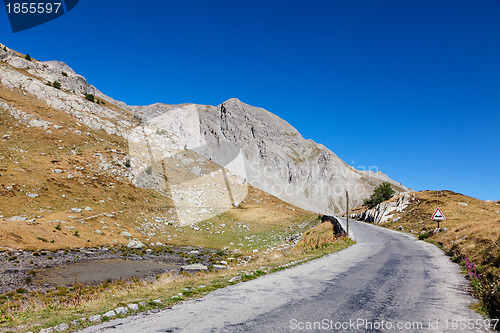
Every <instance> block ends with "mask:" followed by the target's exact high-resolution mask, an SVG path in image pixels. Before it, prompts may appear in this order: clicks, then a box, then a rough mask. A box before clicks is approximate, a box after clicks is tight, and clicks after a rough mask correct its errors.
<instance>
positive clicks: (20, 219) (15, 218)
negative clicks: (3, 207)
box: [9, 216, 26, 222]
mask: <svg viewBox="0 0 500 333" xmlns="http://www.w3.org/2000/svg"><path fill="white" fill-rule="evenodd" d="M9 221H12V222H24V221H26V217H24V216H12V217H11V218H10V219H9Z"/></svg>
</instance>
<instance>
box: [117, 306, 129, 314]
mask: <svg viewBox="0 0 500 333" xmlns="http://www.w3.org/2000/svg"><path fill="white" fill-rule="evenodd" d="M115 312H116V314H127V313H128V308H126V307H124V306H122V307H119V308H116V309H115Z"/></svg>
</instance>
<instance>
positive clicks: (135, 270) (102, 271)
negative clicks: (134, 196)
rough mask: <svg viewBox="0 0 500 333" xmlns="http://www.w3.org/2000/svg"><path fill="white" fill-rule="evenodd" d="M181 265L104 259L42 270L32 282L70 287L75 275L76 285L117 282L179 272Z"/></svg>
mask: <svg viewBox="0 0 500 333" xmlns="http://www.w3.org/2000/svg"><path fill="white" fill-rule="evenodd" d="M181 266H182V265H180V264H175V263H165V262H158V261H152V260H128V259H104V260H93V261H88V262H81V263H74V264H68V265H63V266H55V267H50V268H42V269H39V270H37V271H36V277H35V278H34V280H33V282H34V283H36V284H39V285H44V284H51V285H53V284H55V285H72V284H74V283H75V274H76V279H77V281H78V283H82V284H90V283H95V282H103V281H105V280H107V279H112V280H118V279H128V278H131V277H134V276H135V277H143V276H148V275H156V274H162V273H165V272H168V271H174V270H179V269H180V268H181Z"/></svg>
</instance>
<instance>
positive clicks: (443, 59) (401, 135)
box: [0, 0, 500, 200]
mask: <svg viewBox="0 0 500 333" xmlns="http://www.w3.org/2000/svg"><path fill="white" fill-rule="evenodd" d="M0 42H2V43H4V44H6V45H8V46H9V47H10V48H13V49H15V50H17V51H20V52H22V53H26V52H29V53H30V55H31V56H32V57H34V58H36V59H40V60H61V61H64V62H66V63H67V64H68V65H70V66H71V67H72V68H73V69H75V71H76V72H77V73H79V74H82V75H83V76H85V77H86V78H87V80H88V81H89V82H90V83H91V84H93V85H95V86H96V87H97V88H98V89H100V90H101V91H103V92H104V93H106V94H107V95H109V96H111V97H113V98H115V99H118V100H122V101H124V102H126V103H128V104H132V105H144V104H152V103H156V102H163V103H169V104H177V103H188V102H191V103H199V104H211V105H218V104H220V103H221V102H223V101H225V100H227V99H229V98H231V97H237V98H239V99H240V100H242V101H243V102H245V103H248V104H251V105H254V106H259V107H263V108H265V109H267V110H269V111H271V112H273V113H275V114H277V115H278V116H280V117H282V118H284V119H285V120H287V121H288V122H290V123H291V124H292V125H293V126H294V127H296V128H297V129H298V130H299V131H300V132H301V133H302V134H303V136H304V137H305V138H311V139H313V140H314V141H316V142H319V143H322V144H324V145H325V146H327V147H328V148H330V149H331V150H332V151H334V152H335V153H336V154H337V155H338V156H339V157H341V158H342V159H344V160H345V161H346V162H347V163H348V164H350V165H353V166H355V167H359V166H363V167H370V166H376V167H378V168H379V169H380V170H381V171H383V172H384V173H387V174H388V175H389V176H390V177H392V178H393V179H396V180H398V181H401V182H402V183H403V184H405V185H407V186H409V187H411V188H414V189H416V190H424V189H436V188H437V187H439V188H440V189H450V190H453V191H456V192H460V193H463V194H467V195H470V196H473V197H477V198H480V199H483V200H486V199H493V200H500V189H499V188H500V177H499V175H498V167H499V165H500V146H499V141H500V140H499V135H500V0H481V1H471V0H432V1H431V0H418V1H417V0H407V1H406V0H405V1H401V0H376V1H374V0H328V1H314V0H312V1H311V0H308V1H306V0H300V1H297V0H289V1H274V0H267V1H261V0H252V1H247V0H231V1H221V0H210V1H209V0H203V1H198V0H190V1H185V0H175V1H169V0H162V1H153V0H150V1H142V2H140V1H123V0H122V1H118V0H106V1H97V0H81V1H80V3H79V4H78V5H77V6H76V7H75V8H74V9H73V10H72V11H70V12H69V13H67V14H66V15H64V16H62V17H60V18H58V19H56V20H54V21H52V22H49V23H47V24H44V25H42V26H39V27H36V28H33V29H30V30H27V31H23V32H19V33H16V34H13V33H12V32H11V30H10V26H9V24H8V21H7V15H6V13H5V10H4V9H3V8H0Z"/></svg>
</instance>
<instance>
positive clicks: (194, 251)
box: [189, 250, 200, 254]
mask: <svg viewBox="0 0 500 333" xmlns="http://www.w3.org/2000/svg"><path fill="white" fill-rule="evenodd" d="M189 254H200V251H198V250H193V251H191V252H189Z"/></svg>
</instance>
